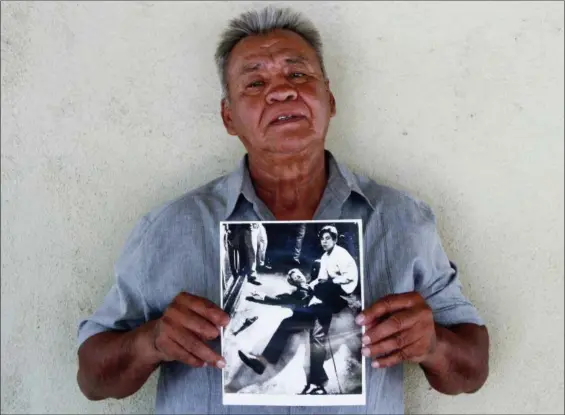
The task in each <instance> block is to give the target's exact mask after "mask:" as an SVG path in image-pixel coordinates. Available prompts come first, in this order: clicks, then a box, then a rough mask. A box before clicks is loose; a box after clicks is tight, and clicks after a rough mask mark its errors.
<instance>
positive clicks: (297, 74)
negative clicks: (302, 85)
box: [290, 72, 306, 78]
mask: <svg viewBox="0 0 565 415" xmlns="http://www.w3.org/2000/svg"><path fill="white" fill-rule="evenodd" d="M305 76H306V75H305V74H303V73H302V72H293V73H291V74H290V77H291V78H304V77H305Z"/></svg>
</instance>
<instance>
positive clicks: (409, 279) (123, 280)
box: [78, 152, 483, 414]
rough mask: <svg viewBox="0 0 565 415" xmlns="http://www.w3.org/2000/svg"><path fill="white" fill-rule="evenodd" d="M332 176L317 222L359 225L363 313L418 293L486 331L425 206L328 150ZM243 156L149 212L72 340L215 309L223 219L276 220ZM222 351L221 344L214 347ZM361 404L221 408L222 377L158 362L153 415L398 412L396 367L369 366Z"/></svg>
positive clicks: (439, 310)
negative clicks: (174, 306) (175, 302)
mask: <svg viewBox="0 0 565 415" xmlns="http://www.w3.org/2000/svg"><path fill="white" fill-rule="evenodd" d="M326 155H327V160H328V168H329V179H328V183H327V186H326V189H325V191H324V194H323V197H322V200H321V202H320V205H319V207H318V210H317V211H316V213H315V216H314V219H316V220H333V219H361V220H362V223H363V236H364V246H363V248H364V263H365V267H364V268H365V269H364V273H365V275H364V293H365V306H368V305H370V304H372V303H373V302H375V301H377V300H378V299H379V298H381V297H383V296H384V295H387V294H392V293H402V292H408V291H418V292H419V293H420V294H422V296H423V297H424V298H425V299H426V300H427V302H428V304H429V305H430V307H431V308H432V310H433V313H434V319H435V321H436V322H437V323H438V324H440V325H444V326H449V325H453V324H458V323H475V324H483V323H482V321H481V319H480V317H479V315H478V313H477V311H476V309H475V308H474V307H473V305H472V304H470V303H469V301H468V300H467V299H466V298H465V297H464V296H463V294H462V292H461V285H460V283H459V279H458V275H457V271H456V268H455V266H454V264H453V263H451V262H450V261H449V260H448V258H447V256H446V254H445V252H444V250H443V247H442V245H441V241H440V238H439V236H438V233H437V231H436V226H435V218H434V215H433V213H432V211H431V210H430V208H429V207H428V206H427V205H426V204H425V203H423V202H421V201H419V200H416V199H414V198H412V197H410V196H409V195H407V194H405V193H403V192H400V191H398V190H394V189H391V188H389V187H385V186H381V185H378V184H377V183H375V182H374V181H372V180H371V179H369V178H366V177H362V176H360V175H357V174H354V173H352V172H351V171H349V170H348V169H347V168H346V167H345V166H343V165H341V164H339V163H337V162H336V160H335V159H334V157H333V156H332V154H331V153H329V152H326ZM246 162H247V161H246V158H244V159H243V160H242V161H241V164H240V166H239V168H238V169H237V170H236V171H234V172H233V173H231V174H229V175H226V176H222V177H220V178H218V179H216V180H214V181H212V182H210V183H208V184H206V185H204V186H202V187H200V188H198V189H195V190H193V191H191V192H189V193H187V194H186V195H184V196H182V197H180V198H178V199H176V200H173V201H171V202H169V203H167V204H165V205H164V206H162V207H160V208H158V209H155V210H154V211H152V212H150V213H148V214H147V215H145V216H144V217H143V218H142V219H141V220H140V221H139V222H138V224H137V225H136V226H135V228H134V229H133V231H132V233H131V235H130V236H129V238H128V240H127V242H126V244H125V247H124V249H123V252H122V255H121V257H120V258H119V259H118V261H117V263H116V267H115V271H116V281H115V283H114V285H113V286H112V288H111V289H110V291H109V292H108V294H107V295H106V297H105V299H104V301H103V303H102V304H101V305H100V307H99V308H98V309H97V310H96V311H95V312H94V313H93V314H92V315H91V316H89V317H88V318H86V319H85V320H83V321H81V322H80V324H79V328H78V343H79V345H80V344H82V343H83V342H84V341H85V340H86V339H87V338H88V337H90V336H93V335H95V334H97V333H101V332H104V331H107V330H131V329H133V328H136V327H138V326H139V325H141V324H143V323H145V322H147V321H149V320H151V319H155V318H157V317H159V316H160V315H161V313H162V312H163V310H165V308H166V307H167V306H168V304H169V303H170V302H171V301H172V299H173V298H174V297H175V296H176V295H177V294H178V293H179V292H181V291H187V292H190V293H193V294H195V295H199V296H203V297H206V298H209V299H210V300H212V301H214V302H215V303H216V304H220V277H219V275H220V269H219V266H220V263H219V262H220V261H219V255H220V254H219V249H220V247H219V236H218V232H219V222H220V221H222V220H248V221H257V220H275V217H274V216H273V214H272V213H271V212H270V211H269V209H268V208H267V206H266V205H265V204H264V203H263V202H262V201H261V200H260V199H259V198H258V197H257V195H256V193H255V190H254V188H253V184H252V181H251V178H250V176H249V171H248V169H247V164H246ZM214 348H215V349H216V350H217V351H219V350H220V345H219V341H216V342H214ZM366 369H367V377H366V379H367V385H366V396H367V403H366V405H365V406H344V407H335V406H334V407H256V406H245V407H238V406H223V405H222V381H221V371H220V370H218V369H214V368H202V369H194V368H191V367H188V366H186V365H184V364H182V363H178V362H169V363H163V364H162V365H161V367H160V374H159V381H158V386H157V397H156V413H199V414H239V413H246V414H249V413H257V414H275V413H276V414H279V413H280V414H310V413H316V414H322V413H323V414H345V413H347V414H352V413H356V414H376V413H386V414H392V413H404V400H403V399H404V398H403V371H402V365H397V366H395V367H392V368H388V369H372V368H371V367H370V365H369V362H368V359H367V367H366Z"/></svg>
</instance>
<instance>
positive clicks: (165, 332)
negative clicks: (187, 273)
mask: <svg viewBox="0 0 565 415" xmlns="http://www.w3.org/2000/svg"><path fill="white" fill-rule="evenodd" d="M228 322H229V316H228V315H227V314H226V313H225V312H224V311H223V310H222V309H220V308H219V307H218V306H216V305H215V304H214V303H212V302H211V301H209V300H207V299H205V298H202V297H198V296H195V295H192V294H188V293H180V294H178V295H177V296H176V297H175V299H174V300H173V302H172V303H171V304H170V305H169V307H167V309H166V310H165V312H164V313H163V316H162V317H161V318H159V319H158V320H157V323H156V324H155V326H154V330H153V345H154V348H155V350H156V352H157V355H158V357H159V359H160V360H162V361H172V360H178V361H181V362H183V363H185V364H187V365H189V366H194V367H203V366H206V365H213V366H217V367H219V368H223V367H225V364H226V362H225V360H224V359H223V358H222V356H220V355H218V354H217V353H216V352H214V351H213V350H212V349H211V348H210V347H208V345H207V344H206V342H207V341H210V340H213V339H215V338H216V337H218V336H219V335H220V327H225V326H226V325H227V324H228Z"/></svg>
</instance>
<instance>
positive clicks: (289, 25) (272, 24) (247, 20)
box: [215, 6, 326, 98]
mask: <svg viewBox="0 0 565 415" xmlns="http://www.w3.org/2000/svg"><path fill="white" fill-rule="evenodd" d="M276 29H284V30H290V31H292V32H294V33H296V34H298V35H300V36H302V38H303V39H304V40H305V41H306V42H307V43H308V44H309V45H310V46H311V47H312V48H313V49H314V51H315V52H316V56H317V57H318V60H319V61H320V67H321V68H322V73H323V74H324V76H326V70H325V68H324V61H323V58H322V38H321V36H320V33H319V32H318V30H317V29H316V27H315V26H314V24H313V23H312V22H311V21H310V20H308V19H307V18H306V17H304V16H303V15H302V14H300V13H297V12H294V11H293V10H292V9H289V8H284V9H279V8H274V7H272V6H268V7H266V8H264V9H262V10H259V11H257V10H252V11H248V12H246V13H243V14H241V15H240V16H238V17H236V18H234V19H232V20H231V21H230V22H229V24H228V27H227V28H226V29H225V30H224V32H223V33H222V36H221V38H220V42H219V44H218V47H217V48H216V54H215V60H216V66H217V70H218V74H219V75H220V81H221V83H222V90H223V97H224V98H227V97H228V82H227V77H226V67H227V64H228V59H229V56H230V53H231V51H232V50H233V48H234V47H235V45H236V44H237V43H238V42H239V41H240V40H242V39H244V38H246V37H247V36H253V35H263V34H267V33H269V32H272V31H273V30H276Z"/></svg>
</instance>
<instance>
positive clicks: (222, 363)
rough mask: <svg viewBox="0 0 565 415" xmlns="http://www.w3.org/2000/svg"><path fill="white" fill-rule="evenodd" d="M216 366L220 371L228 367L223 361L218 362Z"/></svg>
mask: <svg viewBox="0 0 565 415" xmlns="http://www.w3.org/2000/svg"><path fill="white" fill-rule="evenodd" d="M216 366H218V367H219V368H220V369H223V368H224V367H226V362H225V361H223V360H218V362H217V363H216Z"/></svg>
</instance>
